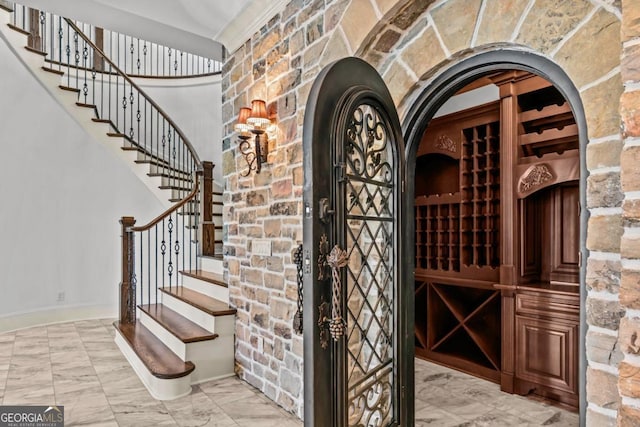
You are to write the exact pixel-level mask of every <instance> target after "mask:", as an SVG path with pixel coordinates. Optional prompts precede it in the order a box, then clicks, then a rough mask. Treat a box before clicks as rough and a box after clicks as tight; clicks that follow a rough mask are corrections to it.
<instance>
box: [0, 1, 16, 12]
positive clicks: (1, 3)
mask: <svg viewBox="0 0 640 427" xmlns="http://www.w3.org/2000/svg"><path fill="white" fill-rule="evenodd" d="M0 9H2V10H6V11H7V12H13V7H11V3H9V2H8V1H5V0H0Z"/></svg>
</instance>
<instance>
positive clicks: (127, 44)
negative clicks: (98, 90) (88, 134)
mask: <svg viewBox="0 0 640 427" xmlns="http://www.w3.org/2000/svg"><path fill="white" fill-rule="evenodd" d="M13 9H14V13H13V19H12V22H13V25H15V26H16V27H18V28H21V29H22V30H24V31H27V32H29V33H30V34H31V36H30V40H31V41H32V47H34V48H36V49H39V50H42V51H44V52H47V55H48V56H47V60H48V61H50V62H57V61H59V60H60V56H65V54H66V48H67V46H66V40H65V39H64V38H61V37H60V34H59V26H58V25H57V23H58V22H60V17H59V16H57V15H55V14H52V13H49V12H44V11H40V10H37V9H32V8H29V7H27V6H22V5H19V4H14V6H13ZM74 22H75V24H76V25H77V26H78V27H79V28H80V29H81V30H82V32H83V33H84V34H85V35H87V36H88V37H89V39H90V40H91V41H92V42H93V43H94V44H95V45H96V46H97V47H98V48H100V50H102V51H103V52H105V54H107V56H108V57H109V58H110V59H111V60H112V61H113V62H114V63H115V64H116V65H117V66H118V68H120V69H121V70H123V71H124V72H125V73H127V75H128V76H129V77H160V78H187V77H203V76H209V75H214V74H219V73H220V71H221V70H222V63H221V62H220V61H216V60H214V59H211V58H207V57H204V56H200V55H196V54H193V53H191V52H185V51H183V50H180V49H175V48H172V47H170V46H164V45H161V44H158V43H153V42H150V41H147V40H143V39H140V38H138V37H134V36H130V35H127V34H122V33H118V32H116V31H111V30H108V29H104V28H101V27H97V26H94V25H89V24H84V23H80V22H78V21H74ZM81 65H82V64H76V66H81ZM94 65H95V67H96V69H98V70H100V66H101V63H100V62H99V61H98V62H96V63H95V64H94Z"/></svg>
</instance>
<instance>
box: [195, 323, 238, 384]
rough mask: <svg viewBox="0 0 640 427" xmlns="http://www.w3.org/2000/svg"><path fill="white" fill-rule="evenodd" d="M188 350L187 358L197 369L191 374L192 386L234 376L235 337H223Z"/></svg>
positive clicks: (196, 344) (197, 344)
mask: <svg viewBox="0 0 640 427" xmlns="http://www.w3.org/2000/svg"><path fill="white" fill-rule="evenodd" d="M193 344H194V345H193V346H190V347H189V348H188V350H187V357H188V358H189V360H190V361H191V362H193V364H194V365H196V369H195V370H194V371H193V372H192V373H191V384H199V383H202V382H205V381H210V380H215V379H219V378H225V377H230V376H232V375H234V374H235V373H234V362H235V354H234V352H235V347H234V344H235V343H234V337H233V335H227V336H221V337H218V338H216V339H215V340H213V341H212V342H211V344H212V345H213V346H212V347H213V348H211V349H210V348H209V347H208V346H207V345H206V344H207V343H206V342H201V343H193Z"/></svg>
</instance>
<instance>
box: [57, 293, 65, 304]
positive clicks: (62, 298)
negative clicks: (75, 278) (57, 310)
mask: <svg viewBox="0 0 640 427" xmlns="http://www.w3.org/2000/svg"><path fill="white" fill-rule="evenodd" d="M57 301H58V302H63V301H64V291H58V300H57Z"/></svg>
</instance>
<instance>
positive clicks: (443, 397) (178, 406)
mask: <svg viewBox="0 0 640 427" xmlns="http://www.w3.org/2000/svg"><path fill="white" fill-rule="evenodd" d="M111 323H112V320H107V319H104V320H87V321H78V322H69V323H62V324H55V325H49V326H40V327H34V328H29V329H23V330H19V331H15V332H8V333H5V334H0V404H2V405H50V404H52V403H53V402H55V403H56V404H57V405H64V407H65V421H66V422H65V425H66V426H79V425H86V426H135V427H142V426H194V427H195V426H211V427H216V426H218V427H271V426H274V427H275V426H277V427H301V426H302V422H301V421H300V420H298V419H297V418H296V417H294V416H293V415H291V414H289V413H287V412H285V411H283V410H282V409H281V408H279V407H278V406H277V405H275V404H274V403H273V402H271V401H270V400H269V399H267V398H266V397H265V396H264V395H262V393H260V392H258V391H257V390H256V389H254V388H253V387H251V386H250V385H248V384H246V383H244V382H243V381H240V380H239V379H237V378H227V379H223V380H217V381H209V382H206V383H203V384H200V385H198V386H194V387H193V392H192V393H191V394H190V395H189V396H186V397H184V398H181V399H177V400H173V401H164V402H162V401H157V400H155V399H153V398H152V397H151V396H150V395H149V393H148V392H147V391H146V389H145V388H144V386H143V385H142V383H141V382H140V380H139V379H138V377H137V376H136V375H135V373H134V372H133V370H132V369H131V367H130V366H129V363H128V362H127V361H126V359H125V358H124V356H123V355H122V353H121V352H120V350H119V349H118V348H117V346H116V345H115V343H114V342H113V336H114V330H113V326H112V325H111ZM534 425H551V426H577V425H578V417H577V415H576V414H572V413H569V412H566V411H563V410H560V409H557V408H554V407H551V406H547V405H544V404H541V403H539V402H534V401H531V400H528V399H525V398H522V397H518V396H512V395H508V394H504V393H501V392H500V390H499V387H498V386H497V385H495V384H491V383H488V382H486V381H482V380H480V379H477V378H474V377H471V376H469V375H465V374H462V373H460V372H457V371H452V370H449V369H447V368H444V367H441V366H438V365H434V364H431V363H427V362H424V361H422V360H416V426H490V427H492V426H534Z"/></svg>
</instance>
